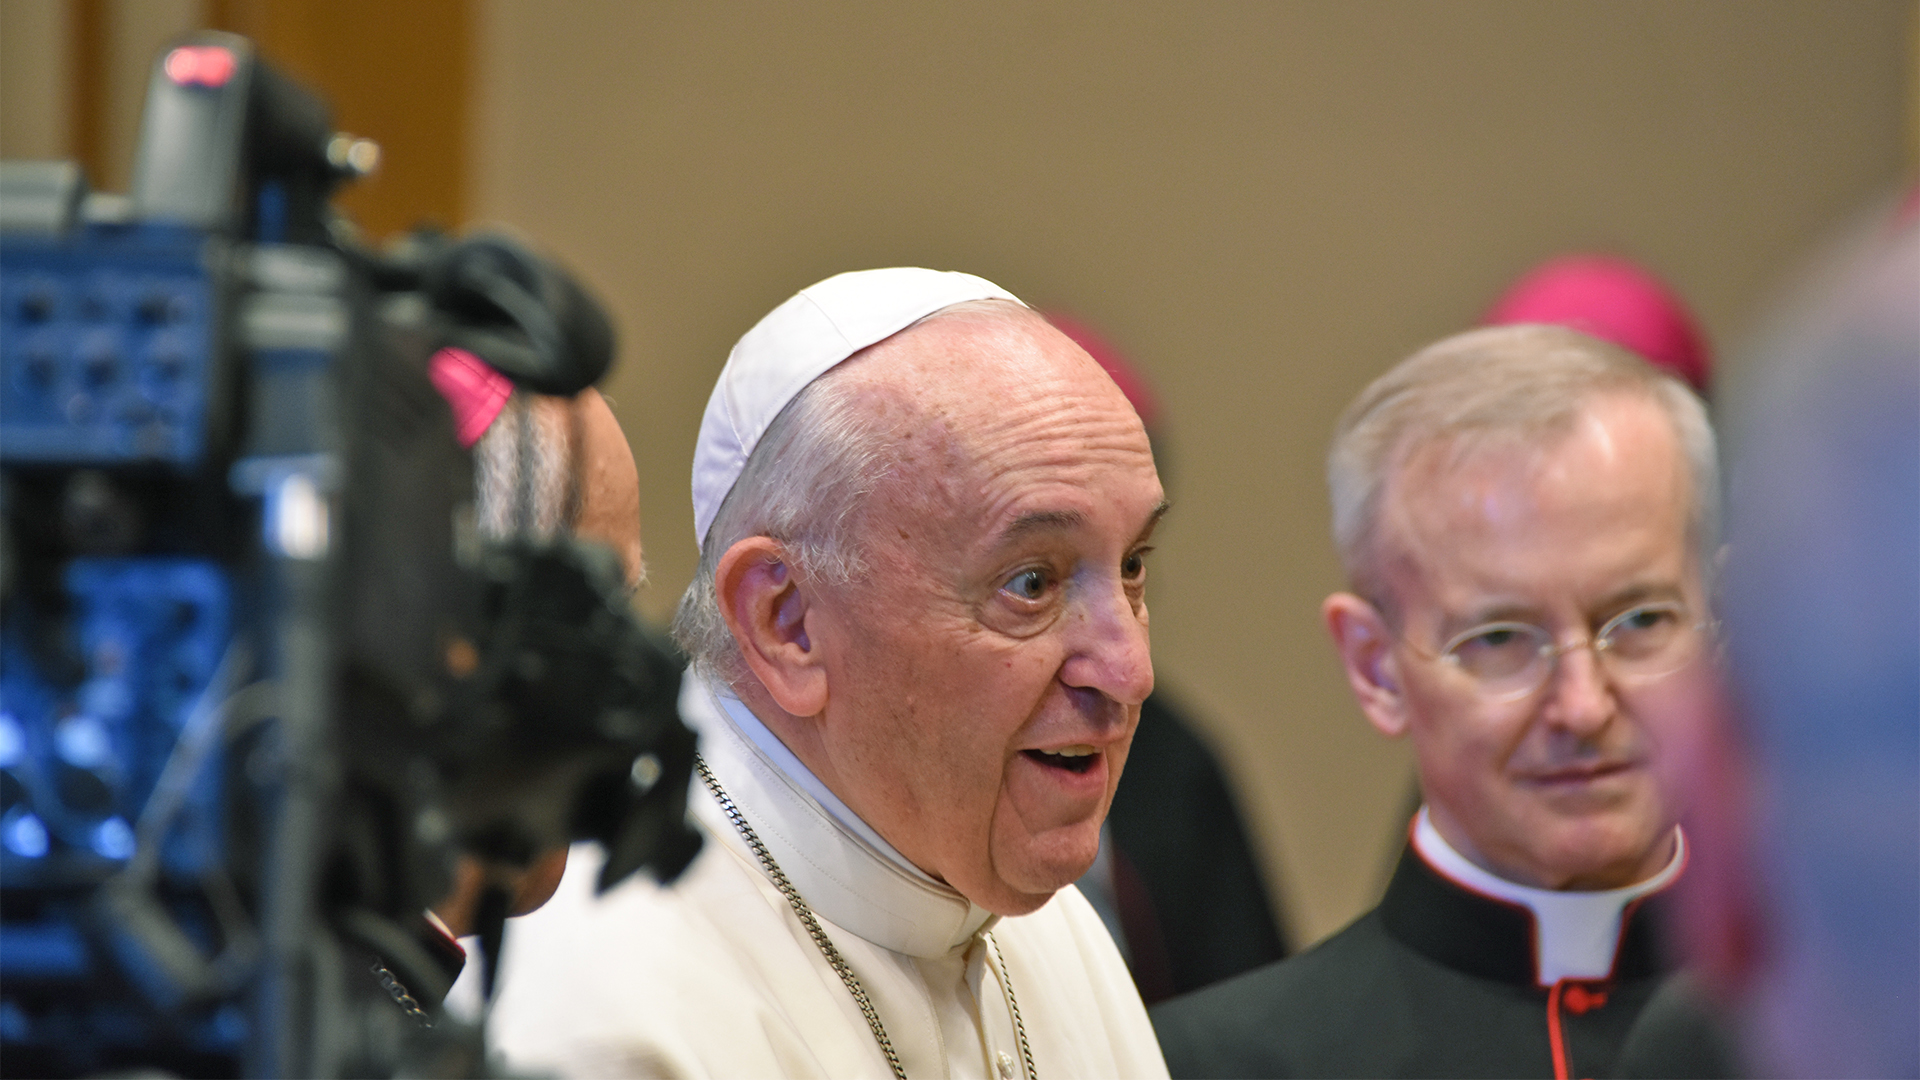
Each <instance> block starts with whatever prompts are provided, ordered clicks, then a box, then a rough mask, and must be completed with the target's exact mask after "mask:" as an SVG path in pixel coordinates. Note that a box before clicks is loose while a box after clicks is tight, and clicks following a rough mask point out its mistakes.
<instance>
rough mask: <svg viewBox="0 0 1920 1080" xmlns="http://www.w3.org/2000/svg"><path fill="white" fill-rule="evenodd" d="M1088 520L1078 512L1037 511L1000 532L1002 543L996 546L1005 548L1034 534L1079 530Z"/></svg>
mask: <svg viewBox="0 0 1920 1080" xmlns="http://www.w3.org/2000/svg"><path fill="white" fill-rule="evenodd" d="M1086 520H1087V516H1086V515H1085V514H1082V513H1081V512H1080V511H1078V510H1036V511H1034V512H1033V513H1031V514H1021V515H1020V516H1019V517H1017V518H1014V519H1013V520H1012V521H1011V522H1009V523H1008V524H1007V527H1006V528H1005V529H1002V530H1001V531H1000V543H999V544H998V545H996V546H999V547H1005V546H1006V545H1008V544H1011V543H1013V542H1014V541H1016V540H1020V539H1023V538H1025V537H1028V536H1032V535H1033V534H1034V533H1041V532H1055V531H1058V530H1064V529H1074V528H1078V527H1080V526H1081V525H1084V524H1086Z"/></svg>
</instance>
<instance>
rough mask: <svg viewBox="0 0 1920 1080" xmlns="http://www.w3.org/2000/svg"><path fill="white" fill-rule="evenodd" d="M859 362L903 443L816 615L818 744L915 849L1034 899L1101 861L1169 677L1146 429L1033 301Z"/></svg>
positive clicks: (948, 321)
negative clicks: (852, 565)
mask: <svg viewBox="0 0 1920 1080" xmlns="http://www.w3.org/2000/svg"><path fill="white" fill-rule="evenodd" d="M854 363H855V364H856V365H858V366H857V368H856V369H855V370H850V371H849V372H848V375H849V376H850V377H853V378H854V379H855V380H856V381H859V382H862V383H863V384H864V385H863V386H862V392H863V393H867V394H869V396H870V398H871V400H872V403H873V405H874V407H875V408H876V409H878V410H880V412H881V413H882V415H883V416H884V417H885V418H886V420H887V421H888V422H889V423H890V424H891V425H892V427H893V429H894V430H895V431H896V432H898V437H899V441H900V444H901V460H900V464H899V466H898V468H897V469H896V470H895V471H894V474H893V475H892V476H891V477H890V479H889V480H888V481H887V482H884V483H882V484H881V485H880V487H879V489H878V490H877V491H876V493H875V494H874V495H873V496H872V497H871V499H870V500H869V501H868V504H867V508H866V511H865V513H864V515H863V518H862V521H861V523H860V527H859V529H858V533H859V535H860V537H861V540H862V550H861V555H862V557H863V558H864V559H865V561H866V563H867V569H868V571H869V572H868V573H867V574H866V575H865V577H864V579H863V580H861V581H859V582H856V583H854V584H853V585H850V586H847V587H844V588H836V589H830V590H824V591H823V595H822V597H821V599H820V600H819V601H818V603H819V605H820V609H819V611H818V612H817V614H815V615H812V616H810V617H809V620H808V631H809V633H810V634H811V635H813V638H814V641H815V643H816V644H818V645H820V646H822V648H823V653H822V655H823V656H824V657H825V664H826V667H827V677H828V691H827V694H828V699H827V705H826V708H825V710H824V711H823V712H822V714H821V715H820V716H818V717H816V718H814V721H815V722H816V723H817V724H818V725H819V729H818V732H819V737H818V743H817V747H818V755H819V758H820V760H817V761H812V762H809V764H810V766H813V767H814V768H815V771H816V772H817V773H819V774H820V775H821V778H822V780H823V781H824V782H826V783H827V784H828V786H830V787H831V788H833V790H834V792H835V793H836V794H838V795H839V796H840V797H841V798H842V799H843V800H845V801H846V803H847V804H848V805H849V806H850V807H851V808H852V809H853V810H854V811H855V812H856V813H858V814H859V815H860V816H861V817H862V819H864V820H865V821H867V822H868V823H869V824H871V825H872V826H873V827H874V828H875V829H876V830H877V831H878V832H879V833H880V834H881V835H882V836H884V837H886V838H887V840H888V842H889V843H891V844H893V845H894V846H895V847H896V848H897V849H898V850H899V851H900V852H901V854H903V855H904V856H906V857H907V858H908V859H910V860H911V861H912V862H913V863H914V864H915V865H916V866H919V867H920V868H921V869H923V870H925V871H927V872H928V873H929V874H932V875H933V876H935V877H937V878H940V879H941V880H943V881H945V882H947V883H948V884H949V885H951V886H952V887H953V888H955V889H956V890H958V891H959V892H960V893H961V894H963V895H965V896H966V897H968V898H969V899H970V900H972V901H973V902H975V903H977V904H979V905H980V906H982V907H985V908H987V909H989V910H991V911H995V912H998V913H1001V914H1007V915H1013V914H1021V913H1024V912H1027V911H1031V910H1033V909H1035V908H1037V907H1039V906H1040V905H1041V904H1044V903H1045V902H1046V900H1047V899H1048V897H1050V896H1051V895H1052V894H1053V893H1054V892H1055V891H1056V890H1058V889H1059V888H1060V887H1062V886H1064V885H1066V884H1067V883H1069V882H1071V881H1073V880H1074V879H1075V878H1077V877H1079V876H1080V875H1081V874H1082V873H1083V872H1085V870H1086V869H1087V867H1088V866H1089V865H1091V863H1092V861H1093V858H1094V855H1095V853H1096V852H1097V850H1098V846H1099V830H1100V823H1101V821H1102V819H1104V818H1105V816H1106V812H1107V806H1108V804H1109V802H1110V801H1111V799H1112V796H1113V790H1114V786H1115V784H1116V783H1118V781H1119V779H1120V770H1121V766H1122V765H1123V764H1124V763H1125V761H1126V756H1127V747H1128V744H1129V743H1130V742H1131V740H1132V738H1133V731H1134V726H1135V724H1136V723H1137V722H1138V719H1139V714H1140V703H1141V702H1142V701H1143V700H1144V699H1145V698H1146V696H1147V694H1148V693H1149V692H1150V691H1151V690H1152V689H1153V667H1152V664H1151V661H1150V660H1149V658H1148V655H1147V607H1146V597H1145V589H1146V566H1145V556H1146V553H1147V550H1148V548H1147V545H1148V538H1149V536H1150V534H1151V532H1152V530H1153V526H1154V523H1155V521H1156V520H1157V519H1158V517H1159V515H1160V513H1161V511H1162V510H1163V508H1164V501H1163V496H1162V492H1161V488H1160V483H1159V479H1158V477H1157V475H1156V474H1155V471H1154V465H1153V458H1152V455H1151V453H1150V451H1149V449H1148V446H1147V438H1146V433H1145V432H1144V430H1143V429H1142V428H1141V425H1140V421H1139V419H1138V417H1136V416H1135V414H1134V412H1133V410H1132V408H1131V407H1130V406H1129V405H1128V404H1127V402H1126V399H1125V398H1124V397H1122V396H1121V394H1120V392H1119V390H1118V389H1117V388H1116V387H1115V386H1114V385H1113V383H1112V381H1111V380H1110V379H1108V378H1107V376H1106V375H1105V373H1104V372H1102V371H1101V370H1100V368H1099V367H1098V366H1097V365H1096V364H1095V363H1094V362H1093V361H1092V360H1091V359H1090V358H1089V357H1087V355H1086V354H1085V353H1084V352H1082V351H1081V350H1080V349H1079V348H1078V347H1077V346H1075V345H1074V344H1073V343H1072V342H1070V341H1068V340H1067V339H1066V338H1065V337H1064V336H1062V335H1061V334H1059V333H1058V332H1057V331H1055V330H1053V329H1052V328H1051V327H1049V326H1047V325H1046V324H1044V323H1043V322H1041V321H1040V320H1038V318H1036V317H1026V316H1022V317H1021V318H1020V319H1019V320H1018V321H1017V322H1016V323H1015V324H1014V325H1008V324H1006V323H1005V322H1001V321H989V320H985V319H983V318H981V317H978V316H974V315H954V316H949V317H944V318H940V319H936V320H933V321H930V322H928V323H924V324H922V325H920V326H918V327H915V328H914V329H912V330H909V331H907V332H906V333H903V334H901V335H899V336H898V337H896V338H895V339H893V340H892V341H890V342H888V343H886V344H885V345H883V346H882V347H881V348H880V349H878V350H875V352H874V353H873V354H870V355H869V356H868V357H863V358H861V359H859V360H856V361H855V362H854Z"/></svg>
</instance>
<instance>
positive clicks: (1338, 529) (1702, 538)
mask: <svg viewBox="0 0 1920 1080" xmlns="http://www.w3.org/2000/svg"><path fill="white" fill-rule="evenodd" d="M1606 393H1628V394H1639V395H1642V396H1644V397H1645V398H1647V399H1649V400H1651V401H1653V402H1655V403H1656V404H1658V405H1659V406H1660V407H1661V409H1662V411H1663V412H1665V413H1666V415H1667V418H1668V420H1670V421H1671V422H1672V424H1673V430H1674V434H1675V436H1676V438H1677V440H1678V442H1679V445H1680V447H1681V450H1682V452H1683V453H1684V454H1685V456H1686V460H1687V468H1688V474H1689V477H1690V479H1691V483H1690V485H1689V486H1690V487H1691V489H1692V490H1691V492H1690V501H1691V503H1692V505H1691V506H1690V507H1689V509H1688V526H1689V531H1690V532H1691V533H1692V537H1691V539H1692V540H1693V542H1694V544H1695V545H1696V547H1697V549H1698V550H1699V552H1700V556H1701V561H1700V566H1701V570H1702V572H1703V573H1705V572H1707V571H1709V570H1710V569H1711V567H1712V565H1713V560H1712V558H1711V555H1712V553H1713V551H1714V550H1715V548H1716V547H1717V545H1718V543H1719V524H1720V467H1719V457H1718V451H1717V450H1716V449H1715V444H1714V435H1713V426H1712V424H1710V423H1709V422H1708V420H1707V412H1706V407H1705V405H1703V404H1702V403H1701V401H1700V398H1699V397H1698V396H1696V395H1695V394H1694V393H1693V391H1692V390H1690V389H1688V388H1687V386H1686V385H1685V384H1683V383H1681V382H1680V381H1679V380H1678V379H1675V378H1673V377H1672V376H1670V375H1668V374H1666V373H1664V372H1662V371H1661V370H1660V369H1658V368H1656V367H1654V366H1653V365H1652V364H1649V363H1648V362H1646V361H1645V360H1643V359H1641V358H1640V357H1639V356H1637V355H1635V354H1634V353H1632V352H1630V351H1628V350H1626V349H1623V348H1621V347H1619V346H1617V345H1613V344H1610V343H1608V342H1605V341H1601V340H1599V339H1597V338H1593V337H1589V336H1587V335H1586V334H1582V333H1578V332H1576V331H1573V330H1569V329H1566V328H1565V327H1560V326H1546V325H1518V326H1497V327H1489V328H1486V329H1481V330H1472V331H1469V332H1467V333H1464V334H1457V335H1455V336H1453V337H1450V338H1447V339H1446V340H1444V341H1440V342H1438V343H1436V344H1434V345H1430V346H1428V347H1427V348H1425V349H1422V350H1421V351H1419V352H1417V353H1415V354H1414V355H1412V356H1410V357H1408V358H1407V359H1406V360H1404V361H1402V362H1400V363H1399V364H1397V365H1395V366H1394V368H1393V369H1392V370H1390V371H1388V372H1387V373H1386V374H1385V375H1382V376H1380V377H1379V378H1378V379H1375V380H1374V381H1373V383H1372V384H1371V385H1369V386H1368V387H1367V388H1366V389H1365V390H1363V391H1361V393H1360V396H1359V397H1357V398H1355V399H1354V401H1353V404H1351V405H1349V406H1347V410H1346V412H1344V413H1343V414H1341V417H1340V423H1339V425H1338V426H1337V428H1336V429H1335V433H1334V438H1333V446H1332V448H1331V449H1330V450H1329V451H1328V453H1327V487H1328V489H1329V493H1330V494H1331V496H1332V500H1333V539H1334V543H1335V545H1337V546H1338V548H1339V550H1340V561H1341V563H1342V565H1343V566H1344V568H1345V570H1346V573H1347V579H1348V581H1349V582H1350V583H1351V584H1352V586H1353V587H1354V589H1355V590H1356V591H1358V592H1360V593H1362V594H1363V595H1365V596H1367V598H1368V599H1369V600H1372V601H1373V602H1375V603H1377V604H1378V603H1383V602H1390V599H1391V598H1389V597H1387V596H1385V594H1384V592H1383V588H1382V586H1383V582H1381V581H1380V580H1379V576H1378V567H1377V566H1376V565H1375V560H1376V558H1377V555H1378V552H1377V550H1376V547H1377V544H1378V541H1379V537H1378V536H1377V535H1376V532H1377V528H1378V519H1379V514H1380V505H1379V504H1380V498H1381V492H1382V491H1383V490H1384V489H1385V487H1386V485H1387V481H1388V479H1389V478H1390V476H1391V475H1392V473H1393V471H1394V470H1395V469H1398V468H1399V467H1401V466H1402V465H1404V464H1405V463H1406V462H1407V460H1408V459H1409V458H1411V457H1412V456H1413V455H1414V454H1415V453H1416V452H1418V451H1419V450H1421V449H1424V448H1426V447H1428V446H1432V445H1435V444H1438V443H1443V442H1444V443H1449V444H1451V445H1452V448H1453V449H1454V451H1455V452H1456V453H1465V452H1468V451H1472V450H1475V449H1478V448H1481V447H1484V446H1487V445H1489V444H1492V443H1496V442H1500V441H1537V440H1540V439H1543V438H1545V437H1551V436H1554V435H1558V434H1561V433H1564V432H1566V431H1568V430H1569V429H1570V428H1571V427H1572V426H1573V424H1574V422H1575V420H1576V419H1577V418H1578V416H1579V415H1580V413H1581V411H1582V410H1583V409H1584V408H1585V407H1586V406H1587V405H1588V404H1590V403H1591V401H1592V400H1593V398H1594V397H1596V396H1598V395H1601V394H1606Z"/></svg>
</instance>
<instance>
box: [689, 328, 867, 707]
mask: <svg viewBox="0 0 1920 1080" xmlns="http://www.w3.org/2000/svg"><path fill="white" fill-rule="evenodd" d="M845 370H846V369H845V367H844V366H842V367H836V368H834V369H832V370H830V371H828V372H827V373H826V374H824V375H822V376H820V377H819V378H817V379H815V380H814V381H813V382H812V383H810V384H808V386H807V387H806V389H804V390H802V391H800V393H798V394H797V395H795V396H794V399H793V400H792V401H789V402H788V403H787V405H786V407H785V408H783V409H781V410H780V414H779V415H778V416H776V417H774V418H773V423H771V424H769V425H767V430H766V434H764V435H762V436H761V437H760V441H759V443H758V444H757V445H755V446H754V448H753V453H752V454H751V455H749V456H748V457H747V464H746V467H745V468H744V469H742V470H741V472H740V478H739V479H737V480H735V481H734V483H733V489H732V490H731V491H729V492H727V497H726V498H725V499H724V500H722V501H721V503H720V509H719V511H718V512H717V513H715V514H714V518H713V524H712V525H711V526H709V527H708V529H707V538H706V540H705V541H703V542H702V543H701V545H700V566H699V568H698V569H697V570H695V571H694V575H693V582H692V583H691V584H689V585H688V586H687V591H686V594H685V595H684V596H682V597H681V598H680V608H679V610H678V611H677V612H675V613H674V616H673V639H674V641H675V642H677V643H678V644H679V645H680V648H682V649H683V650H685V651H686V654H687V656H688V658H689V659H690V660H691V661H692V663H693V669H694V671H695V673H696V674H699V675H702V676H705V677H709V678H717V679H720V680H722V681H724V682H728V683H732V682H735V681H737V680H738V679H739V678H741V677H742V676H743V675H744V671H743V670H742V664H741V660H740V646H739V645H738V643H736V642H735V641H734V639H733V633H732V631H730V630H728V629H727V623H726V620H725V619H724V618H722V617H721V614H720V600H719V595H718V593H717V592H716V590H715V582H714V575H715V574H716V573H717V572H718V571H719V568H720V556H722V555H725V554H726V553H727V549H728V548H730V547H732V546H733V545H734V544H736V543H739V542H740V541H741V540H744V539H746V538H748V537H750V536H770V537H772V538H774V539H775V540H778V541H779V542H780V544H781V546H782V547H783V548H784V549H785V551H786V558H787V565H788V567H789V569H791V570H792V571H793V573H794V574H796V575H798V576H801V577H804V578H806V579H808V580H812V581H825V582H830V583H845V582H848V581H851V580H853V579H854V578H856V577H858V576H860V575H861V574H862V573H864V571H865V565H864V563H863V562H862V560H861V557H860V552H859V550H858V546H857V544H856V543H855V542H854V537H853V535H852V534H853V531H854V530H853V529H852V527H851V526H852V522H853V519H854V517H855V516H856V511H857V510H858V508H859V507H860V505H861V504H862V502H863V501H864V500H865V498H866V496H867V495H869V494H871V493H872V492H873V489H874V487H875V486H876V485H877V483H878V482H879V479H880V476H881V475H882V474H883V473H884V472H885V471H886V470H887V469H888V468H889V467H890V466H891V464H892V463H891V460H890V458H889V457H888V454H887V446H888V443H889V442H890V440H888V439H886V438H885V437H884V433H883V432H882V431H880V430H878V425H876V424H875V423H874V422H873V417H872V412H871V410H870V409H868V408H866V407H865V406H864V405H863V404H862V403H861V402H860V400H859V396H858V395H857V394H855V393H854V392H853V388H852V387H851V386H849V385H848V384H847V380H846V379H845V378H844V377H842V374H843V372H844V371H845Z"/></svg>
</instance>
